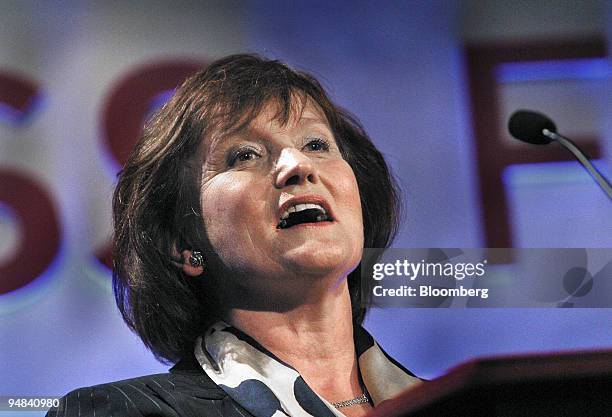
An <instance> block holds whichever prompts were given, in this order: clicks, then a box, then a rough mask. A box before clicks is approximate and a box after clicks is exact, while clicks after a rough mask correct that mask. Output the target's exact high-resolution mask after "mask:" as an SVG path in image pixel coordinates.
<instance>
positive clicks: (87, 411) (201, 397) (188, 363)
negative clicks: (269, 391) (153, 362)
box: [46, 357, 252, 417]
mask: <svg viewBox="0 0 612 417" xmlns="http://www.w3.org/2000/svg"><path fill="white" fill-rule="evenodd" d="M81 416H83V417H88V416H92V417H94V416H95V417H145V416H150V417H152V416H155V417H162V416H163V417H166V416H168V417H179V416H181V417H183V416H184V417H206V416H215V417H252V415H251V414H250V413H249V412H248V411H246V410H245V409H244V408H242V407H241V406H240V405H239V404H238V403H236V402H235V401H234V400H233V399H232V398H231V397H229V396H228V395H227V394H226V393H225V392H224V391H223V390H222V389H221V388H219V387H218V386H217V385H216V384H215V383H214V382H213V381H212V380H211V379H210V378H209V377H208V375H206V373H205V372H204V371H203V370H202V368H201V367H200V365H199V364H198V362H197V361H196V359H195V358H193V357H192V358H188V359H185V360H182V361H181V362H179V363H178V364H177V365H175V366H174V367H172V368H171V369H170V372H168V373H165V374H156V375H148V376H143V377H140V378H134V379H126V380H124V381H118V382H111V383H108V384H102V385H96V386H93V387H87V388H79V389H77V390H74V391H72V392H70V393H68V394H67V395H65V396H64V397H62V399H61V400H60V405H59V407H58V408H57V409H51V410H49V412H48V413H47V416H46V417H81Z"/></svg>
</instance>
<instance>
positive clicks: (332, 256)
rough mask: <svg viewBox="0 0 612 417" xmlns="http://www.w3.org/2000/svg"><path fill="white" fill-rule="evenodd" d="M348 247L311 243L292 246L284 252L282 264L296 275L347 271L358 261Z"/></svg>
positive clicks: (326, 274) (330, 273) (324, 274)
mask: <svg viewBox="0 0 612 417" xmlns="http://www.w3.org/2000/svg"><path fill="white" fill-rule="evenodd" d="M352 252H354V251H352V250H351V249H350V248H347V247H341V246H334V245H321V244H314V243H313V244H311V245H302V246H300V247H299V248H293V249H292V250H289V251H287V252H286V253H285V254H284V256H283V257H284V260H285V262H284V264H285V265H286V266H287V267H288V268H290V269H292V270H293V271H294V272H295V273H296V274H298V275H315V276H321V277H323V276H328V275H337V274H338V273H345V272H346V273H348V272H350V271H348V272H347V269H350V268H354V266H356V265H357V263H358V262H359V259H356V258H357V257H356V256H355V255H356V254H353V253H352Z"/></svg>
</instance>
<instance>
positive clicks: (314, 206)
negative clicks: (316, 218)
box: [281, 203, 327, 220]
mask: <svg viewBox="0 0 612 417" xmlns="http://www.w3.org/2000/svg"><path fill="white" fill-rule="evenodd" d="M307 209H319V210H321V211H322V212H323V214H327V212H326V211H325V209H324V208H323V206H320V205H318V204H312V203H305V204H295V205H293V206H291V207H289V208H288V209H287V210H285V211H284V212H283V214H282V216H281V220H284V219H286V218H287V217H289V214H290V213H295V212H298V211H302V210H307Z"/></svg>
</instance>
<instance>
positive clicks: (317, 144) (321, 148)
mask: <svg viewBox="0 0 612 417" xmlns="http://www.w3.org/2000/svg"><path fill="white" fill-rule="evenodd" d="M304 148H306V149H307V150H309V151H311V152H325V151H328V150H329V143H327V141H325V140H324V139H319V138H315V139H311V140H309V141H308V143H307V144H306V146H304Z"/></svg>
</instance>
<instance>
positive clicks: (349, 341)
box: [227, 280, 367, 411]
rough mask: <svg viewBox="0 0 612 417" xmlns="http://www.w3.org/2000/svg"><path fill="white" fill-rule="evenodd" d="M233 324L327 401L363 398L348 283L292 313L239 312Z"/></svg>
mask: <svg viewBox="0 0 612 417" xmlns="http://www.w3.org/2000/svg"><path fill="white" fill-rule="evenodd" d="M227 320H228V322H229V324H231V325H233V326H235V327H237V328H238V329H240V330H242V331H243V332H245V333H246V334H248V335H249V336H251V337H253V338H254V339H255V340H257V341H258V342H259V343H260V344H261V345H263V346H264V347H265V348H266V349H268V350H269V351H270V352H272V353H273V354H274V355H276V356H277V357H278V358H279V359H281V360H282V361H283V362H285V363H287V364H289V365H291V366H292V367H293V368H295V369H296V370H297V371H298V372H299V373H300V375H301V376H302V377H303V378H304V380H305V381H306V383H307V384H308V385H309V386H310V388H312V389H313V390H314V391H315V392H317V393H318V394H319V395H321V396H322V397H323V398H325V399H326V400H328V401H330V402H339V401H343V400H347V399H351V398H355V397H357V396H359V395H361V394H362V392H363V390H362V388H361V386H360V383H359V370H358V364H357V356H356V353H355V344H354V340H353V321H352V313H351V300H350V296H349V292H348V286H347V283H346V280H345V281H343V283H342V284H341V285H340V286H338V287H337V288H335V289H333V290H329V291H326V293H325V294H324V295H323V296H321V297H319V298H318V299H317V300H316V301H315V302H309V303H304V304H301V305H299V306H296V307H295V308H293V309H291V310H289V311H283V312H275V311H253V310H247V309H239V308H234V309H232V310H231V311H229V313H228V316H227ZM366 411H367V410H366Z"/></svg>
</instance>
